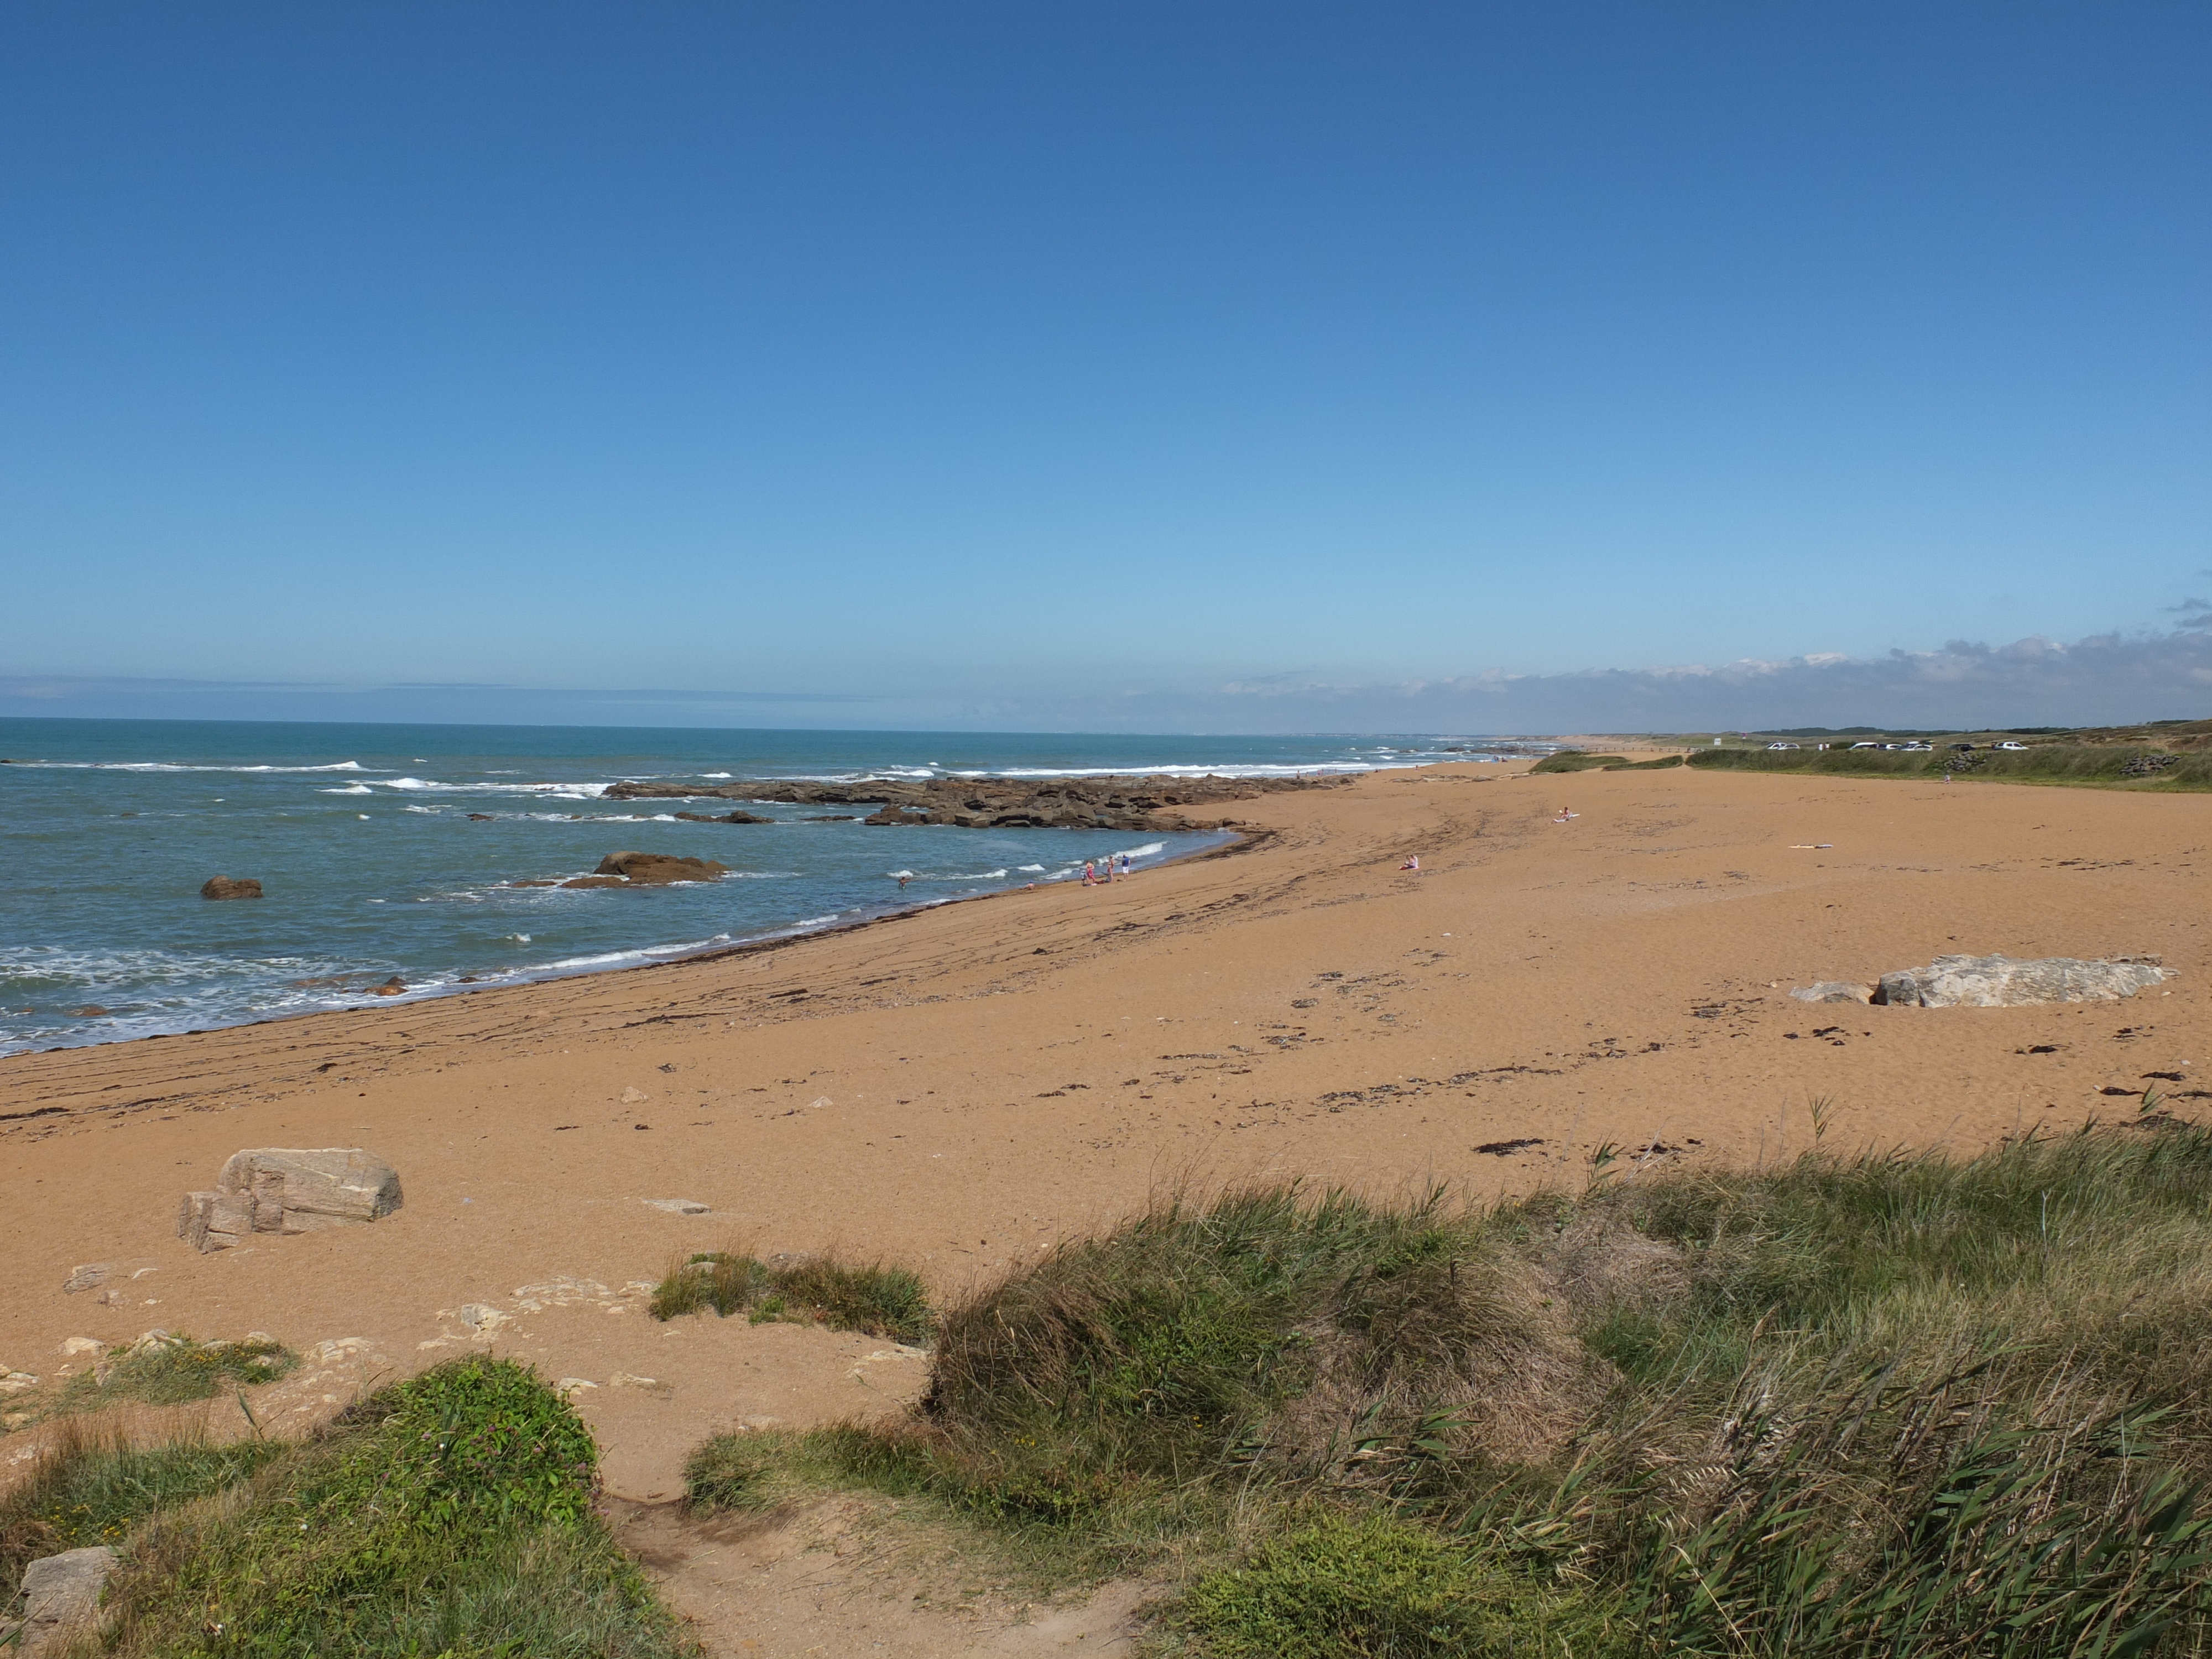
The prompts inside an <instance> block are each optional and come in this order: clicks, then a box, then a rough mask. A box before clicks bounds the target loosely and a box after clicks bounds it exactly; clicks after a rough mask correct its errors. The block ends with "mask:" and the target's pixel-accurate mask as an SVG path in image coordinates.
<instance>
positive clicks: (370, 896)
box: [0, 720, 1490, 1054]
mask: <svg viewBox="0 0 2212 1659" xmlns="http://www.w3.org/2000/svg"><path fill="white" fill-rule="evenodd" d="M1486 752H1490V751H1488V750H1486V744H1485V742H1484V740H1483V739H1480V738H1357V739H1353V738H1129V737H1087V736H1079V735H1076V736H1036V735H1012V736H1008V735H994V734H987V733H984V734H978V733H974V732H962V733H941V734H933V733H928V732H744V731H738V732H709V731H696V730H668V731H653V730H626V729H619V728H609V727H596V726H592V727H558V726H346V725H317V724H283V725H277V724H270V725H256V724H247V723H234V722H215V721H184V720H0V758H4V759H5V761H6V762H7V763H6V764H4V765H0V855H4V857H5V859H6V866H7V868H8V871H9V880H8V881H7V883H6V884H4V885H0V1054H8V1053H15V1052H18V1051H21V1050H23V1049H27V1048H55V1047H64V1046H75V1045H79V1044H84V1043H92V1042H110V1041H113V1040H116V1039H118V1038H123V1037H131V1036H149V1035H152V1034H155V1033H158V1032H176V1031H185V1030H204V1029H208V1028H211V1027H215V1026H220V1025H228V1024H240V1023H243V1022H246V1021H252V1020H260V1019H268V1018H276V1017H280V1016H283V1015H287V1014H297V1013H306V1012H313V1011H316V1010H320V1009H331V1008H344V1007H350V1006H359V1005H361V1004H363V1003H368V1002H380V1001H392V1000H398V999H393V998H379V997H377V996H376V995H375V994H374V990H373V987H375V986H376V985H378V984H380V983H381V982H384V981H388V980H389V979H390V978H392V976H394V975H397V976H398V978H399V979H400V980H401V981H403V982H404V984H405V986H406V987H408V988H407V990H406V991H405V993H404V995H405V996H406V997H410V998H416V997H427V996H438V995H444V994H451V993H453V992H454V991H455V990H459V989H465V988H467V987H470V986H471V985H489V984H499V983H503V982H512V981H517V980H528V979H544V978H550V977H555V976H558V975H567V974H575V973H586V972H592V971H595V970H599V969H609V968H617V967H623V966H627V965H631V964H635V963H641V962H647V961H653V960H656V959H662V958H666V957H676V956H681V955H684V954H686V953H688V952H694V951H702V950H710V949H714V948H716V947H718V946H721V945H729V944H732V943H736V942H739V941H743V940H746V939H766V938H773V937H775V936H779V935H784V934H789V933H799V932H805V931H808V930H811V929H818V928H825V927H835V926H837V925H839V924H842V923H847V922H851V921H859V920H861V919H864V918H866V917H868V916H872V915H884V914H886V913H888V912H890V911H894V910H899V909H904V908H913V907H915V906H917V905H926V904H931V903H941V902H945V901H946V900H948V899H953V898H958V897H963V896H968V895H971V894H977V893H984V892H988V891H991V890H994V889H1001V888H1006V887H1010V886H1018V885H1020V884H1023V883H1024V882H1031V881H1036V882H1046V881H1065V880H1068V879H1071V878H1079V877H1080V875H1081V872H1082V866H1083V861H1084V860H1085V859H1090V858H1097V857H1100V856H1103V855H1104V854H1109V853H1123V852H1126V853H1128V854H1132V856H1133V861H1134V866H1135V867H1136V868H1138V869H1139V870H1141V869H1142V868H1144V867H1145V866H1147V865H1152V864H1157V863H1158V862H1159V861H1161V860H1165V859H1170V858H1174V857H1176V856H1177V855H1179V854H1185V853H1188V852H1191V851H1194V850H1196V849H1199V848H1203V847H1206V846H1209V845H1212V844H1213V843H1215V842H1218V841H1220V840H1222V839H1224V838H1223V837H1221V836H1213V835H1168V836H1144V835H1138V834H1133V833H1131V832H1127V831H1109V830H1088V829H1021V830H1011V831H997V830H977V829H951V828H933V829H925V828H896V827H877V826H871V825H865V824H861V823H806V822H804V820H805V818H807V817H813V816H819V815H821V814H823V813H825V812H836V811H851V810H858V811H866V810H867V809H866V808H865V807H863V808H859V809H848V808H838V807H821V806H787V805H746V806H745V810H746V811H752V812H755V813H757V814H760V815H763V816H768V817H774V818H775V820H776V822H775V823H773V824H760V825H749V824H719V823H679V822H678V821H677V820H676V819H675V818H674V817H672V816H671V814H672V813H673V812H674V811H677V810H678V809H680V808H683V807H684V802H682V801H635V802H632V801H609V800H602V799H600V798H599V796H600V791H601V790H603V789H604V788H605V787H606V786H607V785H609V784H611V783H613V782H615V781H617V780H620V779H625V778H636V779H646V778H650V779H656V780H663V781H692V780H696V781H698V782H700V784H701V785H702V787H713V786H715V785H720V784H724V783H728V782H731V781H738V780H742V779H746V778H817V779H827V780H837V781H852V780H873V779H917V778H927V777H933V776H945V775H997V776H1009V777H1033V778H1042V777H1053V776H1070V775H1075V776H1080V775H1098V774H1105V773H1121V772H1146V773H1171V774H1182V775H1201V774H1204V773H1208V772H1212V773H1219V774H1225V775H1257V776H1285V775H1291V774H1294V773H1298V772H1308V773H1311V772H1316V771H1364V770H1368V769H1374V768H1377V767H1390V766H1406V765H1417V764H1420V763H1425V762H1431V761H1437V760H1445V759H1450V760H1466V759H1474V758H1480V757H1483V756H1484V755H1485V753H1486ZM736 804H738V803H729V802H725V803H718V804H711V805H708V806H702V808H700V809H699V810H712V811H726V810H728V808H729V806H730V805H736ZM1231 811H1233V809H1231ZM478 814H481V815H484V816H482V817H477V816H472V815H478ZM624 849H637V850H641V851H646V852H654V853H671V854H679V855H682V856H685V857H693V858H712V859H715V860H720V862H722V863H724V864H726V865H728V866H731V871H732V873H731V874H730V875H728V876H726V877H725V878H722V879H720V880H719V881H716V882H714V883H711V884H684V885H679V886H672V887H663V888H652V889H641V890H620V889H606V888H600V889H595V890H575V891H562V890H559V889H556V888H544V887H520V886H516V885H513V884H514V883H516V882H520V881H544V880H549V879H556V880H557V879H560V878H566V877H568V876H573V875H580V874H585V873H588V872H590V871H591V870H592V867H593V866H595V865H597V864H598V863H599V860H600V859H601V858H603V857H604V856H605V855H606V854H609V853H611V852H616V851H620V850H624ZM902 873H905V874H907V875H908V876H909V877H910V881H909V884H908V886H907V887H905V888H904V889H902V888H901V887H900V886H899V884H898V879H897V878H898V877H899V875H900V874H902ZM216 875H226V876H234V877H236V876H252V877H255V878H258V879H259V880H260V881H261V882H262V884H263V886H264V890H265V892H266V894H267V896H266V897H264V898H263V899H261V900H259V901H258V902H254V901H250V900H249V901H238V902H224V903H217V902H210V901H208V900H204V899H203V898H201V897H200V896H199V889H200V885H201V884H202V883H203V882H204V881H205V880H206V879H207V878H209V877H210V876H216Z"/></svg>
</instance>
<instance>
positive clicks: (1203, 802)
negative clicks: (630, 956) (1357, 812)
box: [600, 775, 1351, 832]
mask: <svg viewBox="0 0 2212 1659" xmlns="http://www.w3.org/2000/svg"><path fill="white" fill-rule="evenodd" d="M1350 781H1351V780H1350V779H1349V778H1347V777H1342V776H1337V777H1326V778H1221V777H1213V776H1210V775H1209V776H1206V777H1200V778H1170V777H1103V778H1040V779H1037V780H1035V781H1025V780H1023V779H1019V778H931V779H928V780H927V781H919V782H911V783H908V782H898V781H878V782H872V783H813V782H795V781H788V780H782V779H756V780H753V781H749V782H738V783H726V784H720V785H718V786H716V787H714V788H702V787H699V786H697V785H695V784H682V783H649V782H623V783H616V784H610V785H609V786H608V787H607V788H606V789H605V791H603V792H602V793H601V795H600V799H603V800H700V799H716V800H750V801H771V802H775V803H776V804H778V805H792V806H859V805H870V806H875V807H877V808H878V810H877V811H874V812H872V813H870V814H869V815H868V816H867V817H865V818H863V819H862V820H861V822H862V823H874V824H896V823H921V824H931V823H934V824H949V825H951V826H953V827H955V828H957V829H1141V830H1151V831H1158V832H1165V831H1170V830H1186V829H1229V828H1231V827H1233V826H1234V824H1235V823H1236V820H1235V819H1233V818H1225V817H1214V818H1194V817H1188V816H1186V809H1188V808H1191V807H1207V806H1218V805H1223V804H1225V803H1226V802H1230V801H1238V800H1253V799H1258V798H1259V797H1261V796H1262V795H1273V794H1279V793H1284V792H1285V791H1290V790H1300V789H1337V788H1341V787H1344V786H1345V785H1346V783H1348V782H1350ZM717 821H718V822H723V823H744V822H747V821H748V820H747V819H746V818H745V817H743V816H740V815H738V814H732V815H731V816H730V817H727V818H723V819H720V820H717ZM755 821H757V820H755Z"/></svg>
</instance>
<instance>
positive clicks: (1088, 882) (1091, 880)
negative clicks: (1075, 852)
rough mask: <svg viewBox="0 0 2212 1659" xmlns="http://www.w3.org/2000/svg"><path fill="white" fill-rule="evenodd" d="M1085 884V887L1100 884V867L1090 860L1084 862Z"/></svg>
mask: <svg viewBox="0 0 2212 1659" xmlns="http://www.w3.org/2000/svg"><path fill="white" fill-rule="evenodd" d="M1083 884H1084V885H1085V887H1096V886H1097V884H1098V866H1097V865H1096V864H1094V863H1093V862H1092V861H1091V860H1089V859H1085V860H1083Z"/></svg>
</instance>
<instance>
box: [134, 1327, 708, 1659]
mask: <svg viewBox="0 0 2212 1659" xmlns="http://www.w3.org/2000/svg"><path fill="white" fill-rule="evenodd" d="M594 1463H595V1450H594V1448H593V1446H592V1437H591V1435H590V1433H589V1431H587V1430H586V1428H585V1427H584V1425H583V1424H582V1422H581V1421H580V1419H578V1418H577V1417H576V1415H575V1413H574V1412H573V1411H572V1410H570V1409H569V1407H568V1403H567V1402H566V1401H563V1400H562V1398H561V1397H560V1396H559V1395H556V1394H555V1393H554V1392H553V1391H552V1390H551V1389H549V1388H547V1387H546V1386H545V1384H544V1382H543V1381H541V1380H540V1379H539V1378H538V1376H536V1375H535V1374H534V1373H533V1372H532V1371H531V1370H528V1369H527V1368H526V1367H524V1366H521V1365H519V1364H514V1363H513V1362H512V1361H505V1360H491V1359H486V1358H469V1359H463V1360H456V1361H453V1362H452V1363H450V1364H445V1365H441V1366H439V1367H437V1368H435V1370H428V1371H425V1372H423V1373H422V1375H420V1376H416V1377H412V1378H410V1379H409V1380H408V1381H406V1382H404V1383H398V1384H396V1385H394V1386H393V1387H392V1388H389V1389H384V1390H382V1391H381V1392H380V1393H378V1394H376V1395H371V1396H370V1397H369V1398H368V1400H366V1401H362V1402H361V1403H360V1404H359V1405H357V1406H355V1407H352V1408H350V1409H349V1410H348V1411H346V1412H345V1413H342V1414H341V1415H340V1417H339V1418H338V1419H337V1421H336V1422H335V1423H334V1424H332V1425H331V1427H330V1428H329V1429H328V1430H327V1431H325V1432H324V1433H322V1434H321V1435H319V1436H318V1437H316V1438H314V1439H313V1440H311V1441H308V1442H307V1443H303V1444H301V1445H296V1446H290V1447H287V1448H284V1449H283V1451H282V1452H281V1454H280V1455H276V1456H274V1457H272V1458H271V1459H270V1462H268V1463H267V1465H266V1467H264V1468H261V1469H260V1470H259V1471H258V1473H257V1474H254V1475H253V1477H252V1480H249V1481H247V1482H246V1483H244V1484H243V1485H240V1486H232V1487H231V1488H230V1489H229V1490H228V1491H227V1492H223V1493H222V1494H221V1495H219V1496H217V1497H216V1498H211V1499H210V1500H208V1501H206V1502H204V1503H203V1504H199V1505H197V1506H195V1507H192V1508H188V1509H186V1510H183V1511H181V1512H179V1513H176V1514H173V1515H163V1516H156V1517H155V1519H154V1520H153V1521H151V1522H148V1523H147V1524H145V1525H144V1526H143V1527H142V1528H140V1529H139V1530H138V1532H137V1534H135V1535H134V1537H133V1539H132V1543H131V1553H130V1559H129V1561H128V1563H127V1565H126V1567H125V1571H123V1572H122V1573H121V1574H120V1575H118V1578H117V1580H115V1581H114V1583H112V1587H111V1590H110V1595H109V1602H110V1606H111V1609H112V1613H113V1615H114V1619H115V1634H114V1636H113V1638H112V1640H111V1642H110V1644H109V1650H110V1651H112V1652H115V1653H118V1654H122V1655H126V1656H141V1655H143V1656H152V1655H156V1654H159V1655H162V1656H184V1655H210V1656H213V1655H224V1656H233V1655H252V1656H267V1659H276V1656H279V1655H284V1656H289V1655H295V1654H300V1653H337V1654H349V1655H359V1656H382V1655H392V1656H399V1655H409V1656H413V1655H431V1654H453V1655H461V1654H468V1655H477V1654H486V1655H489V1654H494V1653H498V1654H524V1653H527V1654H532V1655H536V1654H546V1655H571V1654H573V1655H578V1656H582V1655H592V1656H606V1659H632V1656H635V1659H660V1656H673V1655H674V1654H676V1653H677V1652H678V1651H679V1647H678V1644H677V1642H676V1638H675V1635H674V1629H673V1624H672V1621H671V1620H670V1619H669V1618H668V1616H667V1614H666V1613H665V1612H663V1611H662V1610H661V1608H660V1607H659V1604H658V1603H657V1602H656V1601H654V1599H653V1595H652V1594H651V1591H650V1590H649V1589H648V1588H647V1585H646V1584H645V1583H644V1581H643V1580H642V1578H641V1577H639V1575H638V1573H637V1571H636V1569H635V1567H634V1566H633V1565H631V1564H630V1563H629V1562H628V1561H627V1560H626V1559H624V1558H623V1555H622V1554H621V1553H620V1552H619V1551H618V1550H617V1548H616V1547H615V1546H614V1544H613V1541H611V1538H610V1537H609V1536H608V1534H607V1532H606V1529H605V1526H604V1525H603V1524H602V1523H601V1522H600V1520H599V1516H598V1515H597V1514H596V1512H595V1511H594V1510H593V1507H592V1498H593V1490H594V1475H593V1470H594Z"/></svg>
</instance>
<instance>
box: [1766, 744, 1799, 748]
mask: <svg viewBox="0 0 2212 1659" xmlns="http://www.w3.org/2000/svg"><path fill="white" fill-rule="evenodd" d="M1766 746H1767V747H1768V748H1769V749H1796V748H1797V747H1798V746H1799V745H1798V744H1794V743H1770V744H1767V745H1766Z"/></svg>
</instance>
